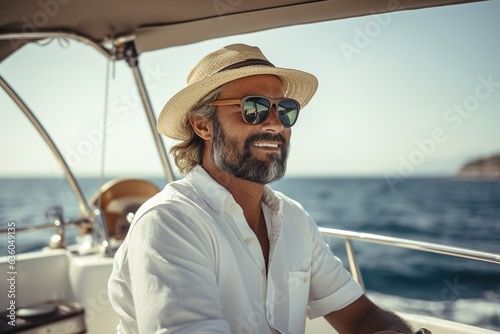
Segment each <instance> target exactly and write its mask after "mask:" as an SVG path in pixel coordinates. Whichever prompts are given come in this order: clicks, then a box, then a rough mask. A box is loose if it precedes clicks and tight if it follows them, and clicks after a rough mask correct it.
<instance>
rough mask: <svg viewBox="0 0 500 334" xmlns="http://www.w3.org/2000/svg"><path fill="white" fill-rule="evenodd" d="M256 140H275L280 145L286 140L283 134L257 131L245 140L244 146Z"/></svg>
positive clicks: (285, 142) (284, 143)
mask: <svg viewBox="0 0 500 334" xmlns="http://www.w3.org/2000/svg"><path fill="white" fill-rule="evenodd" d="M256 141H276V142H279V143H280V144H281V145H283V146H285V145H286V144H287V141H286V139H285V137H283V135H281V134H279V133H277V134H272V133H257V134H254V135H251V136H250V137H248V138H247V140H246V141H245V146H247V145H248V146H250V145H251V144H252V143H254V142H256Z"/></svg>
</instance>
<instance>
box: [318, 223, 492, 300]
mask: <svg viewBox="0 0 500 334" xmlns="http://www.w3.org/2000/svg"><path fill="white" fill-rule="evenodd" d="M319 231H320V232H321V234H322V235H323V236H327V237H333V238H338V239H343V240H344V241H345V248H346V253H347V260H348V263H349V270H350V272H351V275H352V276H353V278H354V279H355V280H356V282H358V284H359V285H360V286H361V288H363V290H365V285H364V282H363V277H362V275H361V270H360V269H359V265H358V261H357V259H356V254H355V252H354V248H353V246H352V241H353V240H356V241H363V242H368V243H374V244H380V245H388V246H394V247H399V248H408V249H415V250H419V251H423V252H428V253H437V254H444V255H449V256H455V257H460V258H464V259H472V260H476V261H483V262H490V263H496V264H500V254H495V253H488V252H482V251H476V250H472V249H468V248H462V247H453V246H446V245H441V244H436V243H430V242H423V241H415V240H410V239H403V238H394V237H386V236H383V235H378V234H370V233H360V232H352V231H346V230H339V229H333V228H326V227H320V228H319Z"/></svg>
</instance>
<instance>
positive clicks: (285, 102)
mask: <svg viewBox="0 0 500 334" xmlns="http://www.w3.org/2000/svg"><path fill="white" fill-rule="evenodd" d="M209 105H211V106H230V105H239V106H240V108H241V115H242V116H243V119H244V120H245V122H246V123H248V124H252V125H257V124H261V123H263V122H264V121H265V120H266V119H267V118H268V117H269V114H271V109H272V107H273V106H276V111H277V112H278V119H279V120H280V122H281V124H283V126H284V127H285V128H289V127H291V126H293V125H294V124H295V122H296V121H297V118H298V117H299V110H300V104H299V102H297V101H295V100H293V99H271V98H268V97H265V96H259V95H252V96H245V97H242V98H241V99H239V100H238V99H228V100H215V101H213V102H211V103H209Z"/></svg>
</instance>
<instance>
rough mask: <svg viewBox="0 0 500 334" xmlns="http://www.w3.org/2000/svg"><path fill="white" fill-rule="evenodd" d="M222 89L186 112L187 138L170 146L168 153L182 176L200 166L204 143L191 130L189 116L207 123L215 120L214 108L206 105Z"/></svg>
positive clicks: (214, 91)
mask: <svg viewBox="0 0 500 334" xmlns="http://www.w3.org/2000/svg"><path fill="white" fill-rule="evenodd" d="M221 89H222V87H219V88H217V89H215V90H213V91H211V92H210V93H208V94H207V95H205V97H204V98H202V99H201V100H200V101H199V102H198V104H196V106H194V108H193V109H191V110H190V111H189V112H188V115H187V116H186V119H185V123H184V126H185V128H186V132H187V133H188V134H189V138H188V139H185V140H184V141H182V142H180V143H179V144H176V145H174V146H172V148H171V149H170V153H171V154H172V155H173V158H174V162H175V165H176V166H177V168H179V171H180V172H181V173H182V174H184V175H185V174H187V173H189V172H190V171H191V170H192V169H193V168H194V167H195V166H197V165H200V164H202V155H203V148H204V146H205V142H204V140H203V139H202V138H200V137H199V136H198V135H197V134H196V133H195V132H194V130H193V127H192V126H191V123H190V122H189V116H190V115H193V116H196V117H203V118H206V119H208V120H209V121H213V119H214V118H215V108H216V107H214V106H211V105H208V104H209V103H210V102H213V101H215V100H217V97H218V96H219V93H220V91H221Z"/></svg>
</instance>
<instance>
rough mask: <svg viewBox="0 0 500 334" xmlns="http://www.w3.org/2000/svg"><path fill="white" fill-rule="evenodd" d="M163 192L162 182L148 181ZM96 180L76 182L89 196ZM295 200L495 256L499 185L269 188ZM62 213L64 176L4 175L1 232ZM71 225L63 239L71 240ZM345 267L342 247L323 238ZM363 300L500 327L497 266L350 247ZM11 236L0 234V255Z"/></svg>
mask: <svg viewBox="0 0 500 334" xmlns="http://www.w3.org/2000/svg"><path fill="white" fill-rule="evenodd" d="M152 181H154V182H155V183H156V184H158V185H159V186H160V187H163V186H164V184H163V181H162V180H160V179H152ZM100 184H102V181H100V180H99V179H98V178H86V179H82V180H81V187H82V190H83V192H84V194H85V196H86V197H87V198H90V197H91V196H92V195H93V194H94V193H95V192H96V190H97V189H98V188H99V185H100ZM272 187H273V188H274V189H276V190H279V191H281V192H283V193H285V194H286V195H288V196H289V197H291V198H293V199H295V200H297V201H299V202H300V203H301V204H302V205H303V206H304V208H305V209H306V210H307V211H308V212H309V213H310V214H311V216H312V217H313V218H314V219H315V220H316V222H317V224H318V225H319V226H323V227H331V228H337V229H344V230H352V231H357V232H365V233H373V234H382V235H387V236H392V237H400V238H407V239H412V240H419V241H427V242H434V243H440V244H446V245H450V246H457V247H465V248H470V249H475V250H480V251H485V252H492V253H498V254H500V182H498V181H496V182H495V181H464V180H456V179H447V178H426V179H406V180H405V181H404V182H402V183H398V184H396V185H394V186H393V187H391V186H390V185H388V183H387V182H386V180H385V179H383V178H380V179H376V178H374V179H370V178H294V177H287V178H285V179H283V180H281V181H278V182H276V183H275V184H273V185H272ZM56 205H58V206H61V207H63V209H64V216H65V218H67V219H76V218H78V216H79V214H78V206H77V205H76V200H75V196H74V195H73V193H72V191H71V189H70V187H69V185H68V184H67V183H66V181H65V180H64V179H49V178H0V229H5V228H6V227H7V224H8V223H10V222H14V223H15V225H16V228H21V227H25V226H32V225H41V224H47V223H51V222H52V221H53V218H52V217H46V215H45V213H46V212H48V211H49V209H50V208H51V207H54V206H56ZM53 233H54V231H53V230H38V231H35V232H25V233H17V235H16V247H17V252H18V254H19V253H22V252H28V251H34V250H38V249H41V248H42V247H45V246H47V243H48V240H49V238H50V236H51V235H52V234H53ZM76 235H77V233H76V231H75V230H74V229H72V228H68V230H67V237H68V241H69V242H72V241H74V240H75V238H76ZM326 240H327V242H328V243H329V244H330V245H331V248H332V250H333V251H334V252H335V253H336V254H337V255H338V256H339V257H340V258H341V259H342V260H343V261H344V264H345V265H346V266H347V260H346V258H345V250H344V243H343V241H342V240H339V239H333V238H332V239H326ZM353 245H354V249H355V250H356V252H357V253H356V254H357V259H358V261H359V263H360V267H361V272H362V275H363V280H364V283H365V286H366V288H367V291H368V295H369V296H370V297H371V298H372V299H373V300H374V301H376V302H377V303H379V304H381V305H382V306H385V307H388V308H391V309H397V310H400V311H406V312H414V313H417V314H422V315H432V316H436V317H439V318H444V319H452V320H458V321H461V322H464V323H469V324H473V325H478V326H481V327H485V328H490V329H494V330H500V265H498V264H493V263H485V262H477V261H473V260H467V259H459V258H453V257H449V256H445V255H440V254H430V253H424V252H421V251H416V250H409V249H401V248H396V247H391V246H384V245H375V244H367V243H363V242H358V241H355V242H354V243H353ZM6 249H7V236H6V235H5V234H0V255H6Z"/></svg>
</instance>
